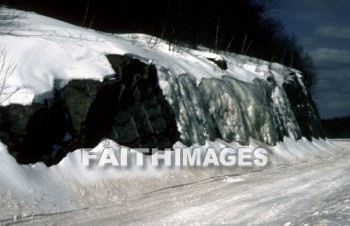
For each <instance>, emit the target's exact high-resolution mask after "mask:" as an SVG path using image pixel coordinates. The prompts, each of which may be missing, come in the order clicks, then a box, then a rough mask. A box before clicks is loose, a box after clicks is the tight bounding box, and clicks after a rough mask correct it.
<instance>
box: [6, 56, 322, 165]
mask: <svg viewBox="0 0 350 226" xmlns="http://www.w3.org/2000/svg"><path fill="white" fill-rule="evenodd" d="M107 58H108V60H109V61H110V63H111V65H112V67H113V69H114V71H115V72H116V74H114V75H110V76H106V77H105V80H104V81H103V82H99V81H94V80H72V81H70V82H69V83H68V84H67V85H65V86H64V87H62V88H59V89H56V90H54V91H53V94H54V95H53V96H54V98H52V99H49V100H47V99H45V101H44V103H41V104H38V103H36V104H32V105H31V106H21V105H10V106H7V107H0V139H1V141H2V142H4V143H5V144H6V145H7V146H8V149H9V151H10V153H11V154H12V155H13V156H15V158H16V159H17V161H18V162H19V163H34V162H37V161H43V162H45V163H46V164H47V165H52V164H55V163H57V162H59V161H60V160H61V159H62V158H63V157H64V156H65V155H66V154H67V152H70V151H73V150H76V149H78V148H92V147H94V146H96V145H97V144H98V143H99V142H100V141H101V140H102V139H104V138H108V139H111V140H114V141H116V142H117V143H119V144H121V145H126V146H129V147H141V148H170V147H172V145H173V144H174V143H175V142H176V141H178V140H180V141H181V142H183V143H184V144H186V145H192V144H195V143H197V144H201V145H204V144H205V142H206V141H207V140H212V141H214V140H215V139H217V138H220V139H222V140H224V141H227V142H232V141H236V142H239V143H241V144H249V139H250V138H253V139H256V140H259V141H262V142H265V143H267V144H270V145H274V144H276V142H278V141H282V140H283V137H284V136H287V137H291V138H293V139H300V138H301V137H302V136H304V137H307V138H308V139H311V138H312V137H316V138H318V137H322V136H323V133H322V127H321V123H320V119H319V115H318V112H317V109H316V107H315V105H314V103H313V101H312V98H311V95H310V94H309V93H308V91H307V89H306V88H305V87H304V85H303V82H302V78H300V77H298V76H297V75H296V74H295V73H294V72H293V71H289V72H286V73H290V74H285V75H283V76H285V78H287V79H285V80H284V83H283V85H282V84H281V83H278V82H281V81H280V80H278V78H277V77H276V75H274V74H273V73H270V74H266V76H267V79H258V78H256V79H254V80H253V81H251V82H244V81H241V80H238V79H235V78H233V77H231V76H222V77H221V78H204V79H202V80H201V81H200V83H199V84H197V82H196V78H195V77H193V76H192V75H191V74H181V75H178V76H174V75H173V74H171V73H170V72H169V71H168V70H167V69H166V68H162V67H160V70H159V71H157V69H156V67H155V66H154V65H152V64H150V65H149V64H146V63H143V62H141V60H139V59H138V58H137V56H131V55H126V56H119V55H108V56H107ZM215 63H217V64H222V65H221V66H222V67H223V68H226V66H227V65H226V66H225V64H226V62H221V63H220V62H215ZM293 73H294V74H293ZM158 79H159V81H158ZM60 83H61V82H60V81H56V84H60ZM160 85H162V89H161V87H160ZM60 87H61V86H60ZM43 96H45V94H43ZM38 99H43V98H41V97H38ZM178 131H179V132H180V133H179V132H178ZM180 135H181V136H180Z"/></svg>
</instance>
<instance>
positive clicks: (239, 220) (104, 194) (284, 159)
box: [0, 140, 350, 225]
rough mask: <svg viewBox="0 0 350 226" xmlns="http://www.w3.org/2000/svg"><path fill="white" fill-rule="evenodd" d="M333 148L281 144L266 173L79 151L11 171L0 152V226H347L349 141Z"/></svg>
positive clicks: (11, 161)
mask: <svg viewBox="0 0 350 226" xmlns="http://www.w3.org/2000/svg"><path fill="white" fill-rule="evenodd" d="M218 144H220V142H219V141H217V142H215V143H213V144H209V143H208V146H210V145H212V146H218ZM336 144H337V145H339V146H334V145H333V144H330V143H329V141H322V140H320V141H314V142H295V141H291V140H290V141H287V142H284V143H280V144H278V145H277V146H276V147H270V148H269V151H271V152H272V156H273V159H271V160H270V164H269V165H268V166H267V167H265V168H258V167H255V168H252V167H247V168H244V167H227V168H221V167H213V168H208V167H206V168H201V167H182V168H172V167H163V168H154V167H136V166H134V167H131V168H128V169H126V168H122V167H97V166H95V167H92V168H88V167H85V166H82V164H81V155H80V153H81V152H80V151H76V152H73V153H71V154H69V155H68V156H67V157H66V158H65V159H64V160H63V161H62V162H60V163H59V164H58V165H56V166H52V167H50V168H47V167H46V166H44V165H43V164H42V163H37V164H34V165H18V164H17V163H16V161H15V160H14V158H13V157H11V156H10V155H9V154H8V153H7V151H6V149H5V147H4V146H1V147H0V162H1V164H0V172H1V180H0V196H1V200H0V206H1V212H0V224H7V223H14V222H17V223H26V224H27V223H30V222H32V224H33V225H37V224H56V223H61V224H64V225H70V224H72V225H75V224H78V223H80V224H82V225H95V224H96V223H103V224H107V225H114V224H115V223H116V222H120V223H125V224H138V223H142V224H149V225H153V224H157V223H159V224H161V223H164V224H183V223H196V222H197V223H200V222H202V223H207V224H213V223H215V224H217V223H223V224H225V223H226V224H227V223H228V224H237V225H240V224H247V223H256V224H261V223H266V224H267V225H268V224H269V222H272V223H274V224H276V225H282V224H283V223H287V222H290V221H291V222H293V223H294V224H290V225H300V223H301V222H302V223H310V222H311V223H312V222H313V223H327V222H329V220H331V221H330V222H332V221H333V220H335V221H336V222H337V221H340V222H343V223H346V222H347V220H349V219H347V218H346V216H348V214H349V208H350V207H349V205H348V204H349V199H350V196H349V195H350V193H349V187H346V186H350V184H349V183H350V181H349V180H348V179H347V175H348V173H349V170H350V169H349V168H348V166H349V164H348V163H349V161H348V159H349V153H350V152H349V148H348V147H349V143H348V142H345V143H338V142H336ZM232 145H235V144H232ZM341 147H342V148H343V149H341ZM98 148H103V147H102V146H99V147H97V149H98ZM149 158H151V157H147V158H146V159H145V161H146V162H148V161H149ZM330 198H331V199H332V202H329V200H328V199H330ZM327 200H328V201H327ZM301 206H302V207H301ZM71 211H73V212H71ZM121 213H122V214H121ZM337 214H338V215H337ZM342 214H343V215H342ZM301 216H302V218H301ZM338 216H340V217H341V218H340V219H336V217H337V218H338ZM316 220H317V221H316ZM298 222H299V223H298ZM270 225H271V224H270Z"/></svg>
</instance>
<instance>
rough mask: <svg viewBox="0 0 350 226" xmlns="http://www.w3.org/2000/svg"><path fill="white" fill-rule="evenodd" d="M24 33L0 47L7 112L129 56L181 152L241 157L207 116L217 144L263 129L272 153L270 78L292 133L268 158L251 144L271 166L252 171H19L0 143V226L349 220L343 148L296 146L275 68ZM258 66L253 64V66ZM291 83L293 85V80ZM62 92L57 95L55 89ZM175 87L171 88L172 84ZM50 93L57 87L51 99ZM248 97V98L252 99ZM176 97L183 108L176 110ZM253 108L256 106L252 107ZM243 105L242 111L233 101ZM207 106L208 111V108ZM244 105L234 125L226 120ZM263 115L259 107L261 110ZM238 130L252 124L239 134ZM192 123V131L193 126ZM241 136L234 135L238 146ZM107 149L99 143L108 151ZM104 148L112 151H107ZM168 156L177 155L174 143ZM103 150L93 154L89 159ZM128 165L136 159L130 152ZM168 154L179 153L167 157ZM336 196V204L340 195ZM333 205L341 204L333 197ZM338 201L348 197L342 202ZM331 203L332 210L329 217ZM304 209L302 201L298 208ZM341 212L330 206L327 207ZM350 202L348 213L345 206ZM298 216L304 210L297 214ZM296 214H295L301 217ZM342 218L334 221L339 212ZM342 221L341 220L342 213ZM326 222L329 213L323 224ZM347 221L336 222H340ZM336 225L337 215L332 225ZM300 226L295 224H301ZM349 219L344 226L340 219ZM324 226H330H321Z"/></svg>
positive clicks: (79, 167)
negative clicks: (8, 70)
mask: <svg viewBox="0 0 350 226" xmlns="http://www.w3.org/2000/svg"><path fill="white" fill-rule="evenodd" d="M23 15H24V16H23V17H22V18H20V19H19V21H18V22H20V23H19V24H20V26H19V27H16V29H11V28H9V31H11V32H10V34H8V35H1V37H0V42H1V43H0V46H1V48H5V49H6V51H7V55H6V58H7V59H8V60H9V61H13V62H15V64H16V68H15V70H14V73H13V75H12V76H11V77H10V79H9V81H8V84H7V85H8V86H10V87H19V88H20V90H19V91H18V92H17V93H15V95H13V96H11V97H10V98H9V99H7V100H6V101H5V102H3V103H1V100H3V99H6V97H7V96H6V95H9V93H3V94H2V95H3V96H2V97H0V103H1V104H3V105H6V104H10V103H19V104H30V103H32V102H33V101H40V100H38V99H37V98H38V97H37V96H38V95H51V92H52V89H53V88H59V87H60V86H62V85H64V84H65V83H67V82H68V81H69V80H71V79H79V78H80V79H81V78H91V79H96V80H102V79H103V78H104V76H107V75H111V74H114V73H115V72H114V71H113V70H112V68H111V66H110V64H109V62H108V60H107V59H106V57H105V54H132V55H135V56H137V57H139V58H140V59H141V60H143V61H145V62H148V63H150V62H151V63H153V64H155V65H156V66H157V69H158V74H159V79H160V81H159V82H160V86H161V88H162V90H163V92H164V95H165V96H166V98H167V99H168V101H169V102H170V104H171V105H172V107H173V108H174V109H177V111H176V112H175V113H176V115H177V122H178V126H179V130H180V132H182V135H183V136H184V137H183V139H184V140H190V141H198V142H194V143H199V144H196V145H193V146H197V147H199V148H200V149H201V150H203V151H205V150H206V148H208V147H212V148H214V149H215V150H216V151H218V150H220V148H222V147H232V148H237V147H240V145H239V144H238V143H235V142H232V143H226V142H224V141H222V140H216V141H215V142H210V141H208V139H207V138H208V136H210V134H209V133H210V132H211V131H213V129H212V128H211V126H212V122H210V121H207V119H208V118H210V117H209V115H210V116H215V117H216V119H215V120H217V123H218V124H219V125H220V128H221V129H222V131H221V133H222V135H223V136H229V135H230V132H231V131H232V129H233V130H234V131H235V132H236V134H239V136H242V137H236V140H241V139H243V138H247V139H249V137H244V136H246V135H247V132H246V131H248V132H250V133H254V131H255V130H254V128H256V127H257V125H258V126H259V130H260V131H256V133H258V132H261V134H262V136H263V139H265V141H269V140H270V139H271V137H268V136H267V135H266V134H269V131H270V130H271V127H270V125H268V124H263V125H260V124H259V120H257V118H258V117H261V118H259V119H261V120H260V121H269V120H271V119H269V118H268V115H267V114H266V113H265V112H266V111H267V109H265V108H264V101H265V99H263V98H261V96H262V95H260V94H259V92H260V91H261V90H263V89H264V87H262V85H261V84H259V83H258V82H256V79H260V80H267V77H268V76H273V77H274V78H275V80H276V83H277V86H276V87H275V88H274V90H273V92H272V94H271V98H272V100H273V103H272V105H271V106H272V107H271V106H270V107H271V109H270V108H269V109H270V110H271V111H273V112H275V113H276V114H277V112H278V114H280V115H281V116H283V118H284V120H285V121H283V122H279V123H284V124H285V125H286V127H287V128H288V135H289V137H291V138H285V141H284V142H280V143H278V144H277V145H276V146H273V147H270V146H268V145H266V144H263V143H261V142H259V141H256V140H254V139H249V140H250V142H249V145H250V146H251V147H259V146H262V147H264V148H265V149H266V150H268V151H269V153H270V154H269V165H268V167H266V168H265V169H264V170H261V169H260V168H258V167H248V168H244V167H212V168H211V167H208V168H203V167H198V168H194V167H160V168H154V167H152V166H150V161H151V158H152V157H150V156H148V157H145V161H146V162H147V163H148V164H147V165H148V167H144V168H140V167H138V166H135V165H131V166H130V167H127V168H123V167H100V168H99V167H86V166H83V164H82V162H81V153H82V152H84V150H77V151H75V152H72V153H70V154H69V155H68V156H67V157H66V158H65V159H63V160H62V161H61V162H60V163H59V164H58V165H56V166H52V167H50V168H48V167H46V166H45V165H44V164H42V163H37V164H33V165H19V164H17V162H16V161H15V159H14V158H13V157H12V156H11V155H10V154H9V153H8V151H7V148H6V147H5V146H4V145H3V144H2V143H1V142H0V197H1V199H0V224H12V223H24V224H32V225H38V224H41V225H42V224H65V225H69V224H81V225H96V224H105V225H114V224H115V223H116V222H117V223H120V224H148V225H153V224H170V225H173V224H259V225H260V224H266V225H269V222H270V223H271V222H272V223H273V224H278V225H283V224H286V225H289V224H290V225H292V224H294V225H298V224H299V223H309V222H313V223H322V224H327V221H328V220H329V218H328V217H329V216H330V218H331V220H333V218H332V217H333V215H334V214H338V213H339V214H340V216H341V217H342V218H341V219H340V220H341V222H347V221H348V220H349V217H348V216H349V202H350V201H349V199H350V198H349V197H348V196H349V194H350V193H349V179H348V177H346V175H347V174H348V173H349V170H350V169H349V164H348V163H349V162H348V159H349V149H347V146H348V145H349V143H345V145H344V144H343V143H340V144H339V142H338V143H336V144H338V145H342V147H343V148H344V147H345V151H344V150H340V149H339V147H337V146H335V145H334V144H333V143H332V142H330V141H328V140H316V139H314V140H313V141H312V142H309V141H306V140H305V139H303V140H300V141H294V139H292V138H294V137H295V136H296V135H297V134H298V128H295V126H294V127H293V125H296V123H295V119H294V116H293V115H292V113H291V112H290V109H289V102H288V100H287V98H286V95H285V93H284V91H283V90H282V88H281V86H282V84H283V82H284V81H285V79H286V78H285V77H284V75H283V73H282V71H283V69H284V68H283V67H282V66H281V65H277V64H273V65H272V68H273V70H272V71H270V70H269V69H268V62H260V63H261V66H260V67H259V68H257V67H258V64H257V63H256V60H257V59H248V58H247V57H245V56H239V55H232V54H229V53H213V52H210V51H209V50H207V49H202V50H190V49H187V48H184V47H181V46H176V45H171V46H170V47H169V45H168V44H167V43H166V42H164V41H162V40H160V39H157V38H155V37H151V36H147V35H143V34H125V35H112V34H105V33H100V32H96V31H93V30H88V29H85V28H81V27H77V26H73V25H70V24H67V23H64V22H61V21H58V20H54V19H51V18H48V17H44V16H40V15H37V14H35V13H29V12H28V13H24V14H23ZM207 58H215V59H217V60H218V59H220V60H221V59H225V60H226V61H227V63H228V68H229V69H228V70H226V71H223V70H221V69H220V68H219V67H218V66H216V65H215V64H214V63H213V62H211V61H209V60H207ZM260 63H259V64H260ZM294 72H295V73H297V76H298V77H300V76H301V75H300V74H299V72H297V71H294ZM225 76H226V77H229V78H233V79H234V80H232V81H231V84H227V85H231V86H232V87H234V89H235V90H236V92H235V93H234V92H231V91H230V90H228V89H226V86H216V87H209V89H207V90H206V98H207V99H201V98H202V97H201V95H202V94H203V93H201V94H200V93H198V90H197V89H196V87H198V86H200V85H201V84H205V79H206V78H215V79H218V80H219V81H224V77H225ZM56 79H60V80H62V82H61V83H59V84H54V80H56ZM175 83H176V84H179V85H178V86H174V84H175ZM55 86H58V87H55ZM247 87H253V89H256V90H257V91H256V93H255V94H254V93H253V94H252V95H251V96H249V95H246V94H245V90H246V89H248V88H247ZM179 96H180V97H181V98H179ZM259 98H260V99H259ZM238 99H239V101H237V100H238ZM209 101H210V102H211V106H212V107H211V108H210V109H209V113H208V109H205V106H206V105H205V104H204V103H207V102H209ZM238 104H242V105H244V107H245V108H244V109H246V110H245V112H243V113H242V115H243V116H242V118H240V116H237V114H231V112H234V111H235V110H236V109H239V108H240V107H239V106H238ZM265 107H266V106H265ZM239 120H246V121H247V122H249V123H251V125H250V124H249V126H247V127H246V128H243V127H240V126H239V125H238V124H237V121H239ZM189 122H191V123H189ZM237 136H238V135H237ZM105 142H107V141H105ZM109 142H110V145H111V148H113V149H115V148H118V147H120V146H119V145H118V144H116V143H114V142H112V141H109ZM176 147H185V145H184V144H181V143H176V144H175V145H174V148H176ZM103 148H104V143H103V142H101V143H100V144H99V145H98V146H97V147H96V148H95V149H94V150H92V151H98V150H100V149H103ZM129 154H130V155H132V154H135V151H131V152H130V153H129ZM171 154H172V155H175V154H176V151H174V152H172V153H171ZM339 192H340V193H339ZM338 193H339V195H337V194H338ZM343 194H346V195H348V196H346V195H345V196H342V195H343ZM327 197H330V198H333V199H332V200H333V201H332V202H331V204H330V205H328V206H327ZM305 200H307V201H305ZM334 200H335V201H339V202H340V203H341V204H340V205H337V203H335V202H334ZM346 200H347V201H346ZM300 205H302V207H301V208H300V207H299V206H300ZM299 208H300V209H299ZM341 208H342V209H341ZM340 209H341V210H340ZM326 211H328V212H326ZM342 211H343V212H342ZM332 214H333V215H332ZM301 217H302V218H301ZM346 217H347V219H343V218H346ZM325 222H326V223H325Z"/></svg>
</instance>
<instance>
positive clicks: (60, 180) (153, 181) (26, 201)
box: [0, 139, 337, 223]
mask: <svg viewBox="0 0 350 226" xmlns="http://www.w3.org/2000/svg"><path fill="white" fill-rule="evenodd" d="M104 142H106V141H104ZM104 142H101V143H100V144H99V145H98V146H97V147H96V148H95V149H94V150H90V151H92V152H94V151H95V152H96V151H99V150H101V149H103V148H104V145H105V144H104ZM108 142H109V143H110V146H109V147H110V148H113V149H117V148H120V147H121V146H119V145H118V144H116V143H113V142H112V141H108ZM261 145H264V144H262V143H261V142H259V141H254V140H251V144H250V147H258V146H261ZM176 147H185V146H184V145H183V144H181V143H177V144H175V145H174V149H175V151H174V152H172V153H171V154H172V155H175V154H176ZM196 147H198V148H199V149H201V150H202V153H204V152H205V151H206V150H207V149H208V148H209V147H210V148H213V149H215V151H216V152H219V151H220V149H222V148H223V147H231V148H234V149H237V148H238V147H241V145H239V144H237V143H226V142H223V141H221V140H217V141H215V142H210V141H208V142H207V143H206V145H204V146H199V145H196ZM263 147H264V148H265V149H266V150H268V152H269V153H270V154H269V155H268V161H269V164H268V166H267V167H271V166H274V165H280V164H295V163H302V162H304V163H305V162H307V163H312V162H314V161H319V160H320V159H324V158H330V157H332V156H334V155H336V154H337V152H336V151H335V150H336V147H335V146H333V145H332V143H331V142H329V141H328V140H314V141H312V142H309V141H306V140H302V141H299V142H296V141H294V140H292V139H287V140H286V141H285V142H281V143H278V145H276V146H274V147H270V146H267V145H264V146H263ZM86 151H88V150H77V151H75V152H72V153H70V154H68V155H67V157H66V158H64V159H63V160H62V161H61V162H60V163H59V164H58V165H55V166H52V167H49V168H48V167H46V166H45V165H44V164H42V163H36V164H33V165H19V164H18V163H17V162H16V160H15V159H14V158H13V157H12V156H11V155H10V154H9V153H8V152H7V149H6V147H5V146H4V145H3V144H1V143H0V178H1V180H0V196H1V200H0V206H1V212H0V223H1V222H6V221H9V220H12V219H13V217H17V218H18V217H30V216H33V215H38V214H50V213H59V212H65V211H71V210H76V209H82V208H86V207H88V206H91V205H94V206H98V205H102V206H104V205H108V204H111V203H114V204H115V203H121V202H125V201H126V200H128V199H135V198H138V197H141V196H142V195H144V194H147V193H149V192H152V191H155V190H159V189H164V188H167V187H172V186H178V185H181V184H187V183H193V182H198V181H201V180H206V179H208V178H213V177H220V176H225V175H241V174H246V173H249V172H252V171H255V170H260V169H261V168H260V167H256V166H255V167H239V166H233V167H192V166H182V167H176V166H171V167H167V166H163V167H154V166H151V164H150V161H151V158H152V156H145V160H144V161H145V162H146V164H145V166H143V167H140V166H135V165H130V166H128V167H121V166H111V165H107V166H105V167H99V166H90V167H88V166H84V165H83V164H82V153H84V152H86ZM132 154H135V151H131V152H130V153H129V155H132ZM153 157H154V156H153ZM140 185H142V186H140Z"/></svg>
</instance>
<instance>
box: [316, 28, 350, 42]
mask: <svg viewBox="0 0 350 226" xmlns="http://www.w3.org/2000/svg"><path fill="white" fill-rule="evenodd" d="M315 33H316V34H317V35H319V36H321V37H323V38H331V39H344V40H350V26H326V27H319V28H317V29H316V31H315Z"/></svg>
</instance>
